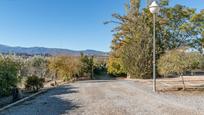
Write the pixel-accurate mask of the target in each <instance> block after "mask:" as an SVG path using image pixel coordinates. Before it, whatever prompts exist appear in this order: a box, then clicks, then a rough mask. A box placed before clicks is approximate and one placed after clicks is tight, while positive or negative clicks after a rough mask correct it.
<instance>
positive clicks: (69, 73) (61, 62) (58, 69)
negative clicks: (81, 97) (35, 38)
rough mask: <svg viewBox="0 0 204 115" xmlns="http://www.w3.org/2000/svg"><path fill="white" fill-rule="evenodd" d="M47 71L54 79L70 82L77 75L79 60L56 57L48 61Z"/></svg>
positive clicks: (70, 57)
mask: <svg viewBox="0 0 204 115" xmlns="http://www.w3.org/2000/svg"><path fill="white" fill-rule="evenodd" d="M48 67H49V70H50V72H52V73H54V78H55V79H63V80H64V81H68V80H71V79H72V78H74V77H76V76H77V75H78V74H79V70H80V62H79V59H78V58H76V57H73V56H56V57H51V58H50V59H49V65H48Z"/></svg>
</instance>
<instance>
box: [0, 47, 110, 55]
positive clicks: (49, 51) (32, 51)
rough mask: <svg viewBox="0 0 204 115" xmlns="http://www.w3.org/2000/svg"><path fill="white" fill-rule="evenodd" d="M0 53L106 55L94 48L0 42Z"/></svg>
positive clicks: (106, 53)
mask: <svg viewBox="0 0 204 115" xmlns="http://www.w3.org/2000/svg"><path fill="white" fill-rule="evenodd" d="M0 53H3V54H26V55H74V56H79V55H80V54H81V53H84V54H85V55H94V56H107V55H108V52H102V51H96V50H82V51H75V50H69V49H60V48H45V47H28V48H26V47H11V46H7V45H1V44H0Z"/></svg>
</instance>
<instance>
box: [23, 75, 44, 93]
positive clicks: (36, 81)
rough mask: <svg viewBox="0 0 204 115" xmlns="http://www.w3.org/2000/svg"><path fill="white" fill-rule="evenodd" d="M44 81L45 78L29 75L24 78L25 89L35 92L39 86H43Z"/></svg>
mask: <svg viewBox="0 0 204 115" xmlns="http://www.w3.org/2000/svg"><path fill="white" fill-rule="evenodd" d="M44 81H45V80H44V79H43V78H39V77H37V76H30V77H28V78H27V80H26V84H25V88H26V89H27V90H31V91H33V92H37V91H38V90H39V89H40V88H43V82H44Z"/></svg>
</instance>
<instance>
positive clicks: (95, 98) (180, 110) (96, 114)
mask: <svg viewBox="0 0 204 115" xmlns="http://www.w3.org/2000/svg"><path fill="white" fill-rule="evenodd" d="M0 114H1V115H67V114H68V115H69V114H70V115H204V97H203V96H193V97H192V96H176V95H170V94H164V93H156V94H155V93H153V92H152V90H151V86H150V85H144V84H142V83H140V82H135V81H126V80H112V81H111V80H109V81H103V80H101V81H80V82H76V83H72V84H67V85H64V86H61V87H59V88H56V89H53V90H50V91H48V92H47V93H44V94H41V95H39V96H37V97H36V98H34V99H32V100H30V101H26V102H24V103H22V104H20V105H18V106H15V107H12V108H10V109H8V110H6V111H4V112H2V113H0Z"/></svg>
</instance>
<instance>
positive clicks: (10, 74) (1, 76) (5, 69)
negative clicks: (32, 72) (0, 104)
mask: <svg viewBox="0 0 204 115" xmlns="http://www.w3.org/2000/svg"><path fill="white" fill-rule="evenodd" d="M19 69H20V64H19V63H18V62H16V61H15V59H14V58H13V57H11V56H2V55H1V57H0V96H6V95H9V94H10V93H11V89H12V88H13V87H16V85H17V83H18V82H19V80H20V76H18V72H19Z"/></svg>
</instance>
